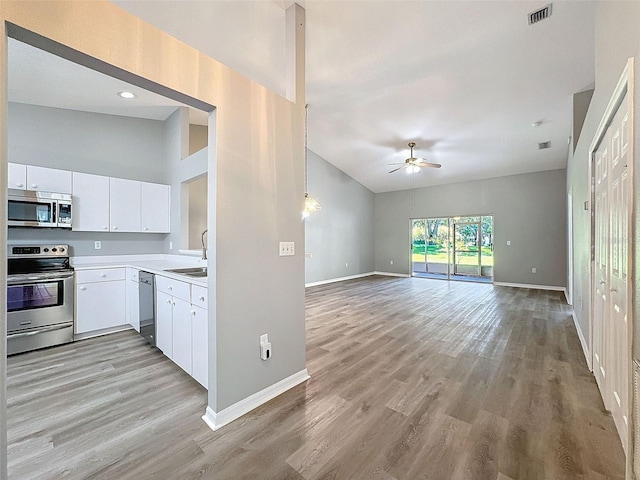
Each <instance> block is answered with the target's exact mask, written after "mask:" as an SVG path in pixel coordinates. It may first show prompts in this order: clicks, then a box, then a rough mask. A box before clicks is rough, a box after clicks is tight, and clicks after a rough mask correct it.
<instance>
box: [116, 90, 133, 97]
mask: <svg viewBox="0 0 640 480" xmlns="http://www.w3.org/2000/svg"><path fill="white" fill-rule="evenodd" d="M118 96H120V97H122V98H135V97H136V94H135V93H133V92H127V91H125V92H118Z"/></svg>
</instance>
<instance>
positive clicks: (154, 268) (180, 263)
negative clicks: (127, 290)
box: [71, 254, 207, 287]
mask: <svg viewBox="0 0 640 480" xmlns="http://www.w3.org/2000/svg"><path fill="white" fill-rule="evenodd" d="M71 265H72V266H73V268H74V270H76V271H79V270H91V269H96V268H123V267H132V268H136V269H138V270H144V271H145V272H150V273H155V274H156V275H162V276H164V277H169V278H173V279H175V280H180V281H182V282H186V283H192V284H194V285H200V286H203V287H207V279H206V278H203V277H190V276H188V275H181V274H179V273H172V272H167V271H165V270H169V269H175V268H186V267H204V266H206V265H207V262H206V260H202V259H200V258H195V257H193V256H186V255H162V254H153V255H112V256H104V257H97V256H95V257H72V258H71Z"/></svg>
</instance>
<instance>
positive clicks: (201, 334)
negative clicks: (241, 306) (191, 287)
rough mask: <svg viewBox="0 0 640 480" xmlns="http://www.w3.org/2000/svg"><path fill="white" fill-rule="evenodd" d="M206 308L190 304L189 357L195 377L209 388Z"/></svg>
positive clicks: (192, 374)
mask: <svg viewBox="0 0 640 480" xmlns="http://www.w3.org/2000/svg"><path fill="white" fill-rule="evenodd" d="M207 313H208V312H207V310H205V309H204V308H200V307H196V306H195V305H191V359H192V363H193V372H192V373H191V376H192V377H193V378H195V379H196V380H197V381H198V383H200V385H202V386H203V387H204V388H209V387H208V385H209V353H208V352H209V336H208V333H209V327H208V319H207Z"/></svg>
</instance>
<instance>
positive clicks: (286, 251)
mask: <svg viewBox="0 0 640 480" xmlns="http://www.w3.org/2000/svg"><path fill="white" fill-rule="evenodd" d="M295 246H296V244H295V242H280V256H281V257H288V256H291V255H295V254H296V252H295Z"/></svg>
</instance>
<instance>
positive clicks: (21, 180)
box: [7, 163, 27, 190]
mask: <svg viewBox="0 0 640 480" xmlns="http://www.w3.org/2000/svg"><path fill="white" fill-rule="evenodd" d="M7 180H8V181H7V186H8V187H9V188H17V189H20V190H26V189H27V166H26V165H20V164H19V163H10V164H9V169H8V178H7Z"/></svg>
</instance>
